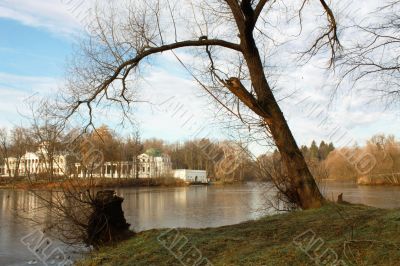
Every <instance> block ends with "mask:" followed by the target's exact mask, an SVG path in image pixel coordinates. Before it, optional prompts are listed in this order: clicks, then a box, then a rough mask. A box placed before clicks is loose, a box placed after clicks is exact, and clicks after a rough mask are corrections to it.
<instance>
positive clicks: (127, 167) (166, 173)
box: [75, 152, 172, 178]
mask: <svg viewBox="0 0 400 266" xmlns="http://www.w3.org/2000/svg"><path fill="white" fill-rule="evenodd" d="M136 164H137V166H136ZM75 168H76V173H77V176H78V177H88V176H92V177H108V178H120V177H122V178H134V177H136V172H137V177H138V178H159V177H170V176H172V164H171V158H170V157H169V156H168V155H166V154H153V155H152V154H151V153H150V152H146V153H142V154H140V155H139V156H138V157H137V159H136V160H132V161H119V162H104V163H102V164H101V165H97V167H95V169H94V170H93V171H88V170H87V169H84V168H83V167H82V165H81V164H80V163H76V164H75Z"/></svg>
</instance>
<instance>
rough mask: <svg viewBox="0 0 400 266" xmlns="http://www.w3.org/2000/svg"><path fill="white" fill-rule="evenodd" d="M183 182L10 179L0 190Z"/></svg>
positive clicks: (176, 181)
mask: <svg viewBox="0 0 400 266" xmlns="http://www.w3.org/2000/svg"><path fill="white" fill-rule="evenodd" d="M187 185H188V184H186V183H185V182H184V181H183V180H181V179H176V178H140V179H134V178H92V179H83V178H76V179H75V178H72V179H60V180H54V181H48V180H38V181H29V180H26V179H25V178H24V179H17V180H15V179H10V180H8V181H5V182H4V181H3V182H1V183H0V189H21V190H57V189H63V188H71V187H74V188H77V187H78V188H124V187H182V186H187Z"/></svg>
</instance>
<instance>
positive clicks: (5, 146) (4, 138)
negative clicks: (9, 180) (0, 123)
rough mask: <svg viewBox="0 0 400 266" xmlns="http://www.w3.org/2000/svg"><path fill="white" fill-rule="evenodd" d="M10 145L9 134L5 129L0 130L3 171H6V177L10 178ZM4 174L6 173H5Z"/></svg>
mask: <svg viewBox="0 0 400 266" xmlns="http://www.w3.org/2000/svg"><path fill="white" fill-rule="evenodd" d="M10 146H11V143H10V139H9V133H8V130H7V129H6V128H1V129H0V152H1V156H2V157H3V160H4V163H5V170H6V171H8V176H9V177H11V171H10V149H11V147H10ZM5 174H6V173H5Z"/></svg>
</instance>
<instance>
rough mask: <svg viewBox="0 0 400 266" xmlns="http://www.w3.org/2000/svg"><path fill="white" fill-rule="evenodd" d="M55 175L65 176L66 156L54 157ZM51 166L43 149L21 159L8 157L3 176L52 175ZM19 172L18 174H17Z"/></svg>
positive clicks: (28, 153)
mask: <svg viewBox="0 0 400 266" xmlns="http://www.w3.org/2000/svg"><path fill="white" fill-rule="evenodd" d="M53 157H54V158H53V165H52V168H53V173H52V175H55V176H62V175H65V173H66V169H67V160H66V156H65V155H60V154H58V155H55V156H53ZM50 169H51V164H50V159H49V156H48V155H47V153H46V152H45V151H44V150H43V147H41V148H40V149H39V150H38V151H37V152H26V153H25V154H24V155H23V156H22V157H21V158H19V159H18V158H15V157H8V158H5V159H4V166H3V170H2V173H1V175H2V176H12V177H14V176H22V177H23V176H36V175H38V174H48V173H50V171H51V170H50ZM16 172H17V174H16Z"/></svg>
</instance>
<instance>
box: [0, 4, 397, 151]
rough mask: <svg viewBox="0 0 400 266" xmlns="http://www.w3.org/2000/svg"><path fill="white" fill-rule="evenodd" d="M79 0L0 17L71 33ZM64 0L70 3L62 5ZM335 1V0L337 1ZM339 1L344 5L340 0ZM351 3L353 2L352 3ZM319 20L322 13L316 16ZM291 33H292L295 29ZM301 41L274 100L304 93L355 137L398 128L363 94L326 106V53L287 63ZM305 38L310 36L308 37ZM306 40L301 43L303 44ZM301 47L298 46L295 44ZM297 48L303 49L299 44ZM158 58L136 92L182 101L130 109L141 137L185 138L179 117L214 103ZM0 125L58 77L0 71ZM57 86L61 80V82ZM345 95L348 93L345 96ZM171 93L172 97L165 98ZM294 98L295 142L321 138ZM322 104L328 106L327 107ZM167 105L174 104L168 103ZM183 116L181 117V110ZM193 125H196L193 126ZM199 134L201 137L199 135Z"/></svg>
mask: <svg viewBox="0 0 400 266" xmlns="http://www.w3.org/2000/svg"><path fill="white" fill-rule="evenodd" d="M80 1H81V0H70V1H67V0H64V1H61V0H59V1H57V0H35V1H32V0H3V1H0V17H3V18H8V19H13V20H17V21H19V22H21V23H23V24H25V25H28V26H31V27H39V28H44V29H46V30H49V31H51V32H53V33H57V34H63V35H73V34H75V33H77V32H79V31H81V30H82V25H81V23H80V19H79V17H81V16H82V15H81V13H76V12H74V9H75V7H76V6H77V5H79V3H80ZM340 2H341V4H337V6H336V7H335V8H336V9H343V7H347V6H346V3H350V1H340ZM376 2H377V1H365V2H363V5H362V7H361V8H360V9H357V8H358V7H357V6H356V5H355V4H354V5H353V4H351V5H350V7H347V10H346V12H344V13H343V15H341V16H339V19H340V20H342V21H344V20H347V19H348V17H347V15H348V14H349V13H350V12H353V13H354V14H355V15H356V17H363V16H365V15H366V14H368V12H370V11H371V10H373V8H374V7H375V6H376ZM68 3H70V4H68ZM338 3H339V2H338ZM343 3H344V4H343ZM354 3H355V2H354ZM321 19H324V17H321ZM314 23H315V21H311V22H310V21H306V22H305V24H304V27H305V28H307V29H304V32H306V33H308V32H309V29H310V28H315V25H313V24H314ZM296 33H297V32H296ZM343 37H344V39H343V43H346V40H349V39H351V36H343ZM303 41H304V40H300V41H298V42H297V43H294V44H291V45H290V47H286V48H285V49H286V50H284V54H283V56H279V57H278V58H277V59H276V60H280V62H279V66H282V67H283V68H282V69H283V71H282V73H283V74H282V75H281V76H280V77H279V79H278V81H277V85H278V88H280V89H282V92H280V93H278V97H277V98H278V99H279V98H282V97H285V96H286V95H287V94H288V92H293V91H297V97H302V98H305V97H309V99H310V101H313V102H316V103H319V104H321V105H322V106H323V107H324V108H326V109H327V111H328V114H329V116H331V117H333V118H334V119H335V121H336V122H337V123H338V124H339V125H340V126H342V127H344V128H346V129H347V130H349V131H350V133H351V134H352V135H353V136H355V137H356V138H357V139H360V141H363V140H364V139H365V138H367V137H369V136H371V135H373V134H375V133H378V132H382V131H385V128H384V127H385V125H390V132H391V133H397V131H398V129H399V127H398V126H396V123H394V122H393V121H396V119H397V118H396V115H395V114H390V113H382V110H381V109H380V108H379V106H373V105H369V104H368V102H369V99H368V97H366V96H365V95H364V96H363V95H359V94H357V95H350V94H349V93H347V92H344V93H343V94H344V95H340V97H338V99H336V101H335V102H334V103H333V104H332V105H331V106H330V105H329V104H330V102H329V101H330V97H329V96H330V94H329V93H330V92H331V91H332V86H333V82H334V81H335V80H334V79H332V76H331V75H328V74H327V72H326V71H325V70H324V69H321V66H323V65H326V62H327V59H326V58H316V59H314V60H312V61H311V62H310V63H309V64H307V65H305V66H304V67H301V68H293V67H292V68H289V67H287V66H291V65H292V64H293V62H294V61H293V54H290V53H291V52H293V50H289V49H292V48H295V49H299V48H304V45H305V44H304V42H303ZM308 41H310V40H308ZM308 41H307V43H309V42H308ZM300 46H301V47H300ZM301 50H303V49H301ZM177 52H178V53H179V56H180V58H182V59H183V60H184V61H185V62H186V61H187V62H191V61H192V60H193V57H192V56H191V55H190V54H186V53H183V52H179V51H177ZM163 56H164V58H163V60H160V61H158V62H157V64H158V67H156V68H153V69H152V71H151V72H150V71H149V73H148V74H149V75H148V76H147V77H146V80H147V81H148V83H150V84H151V86H150V85H149V84H148V83H142V86H141V87H140V89H141V91H140V93H141V97H142V98H143V99H146V100H149V101H151V102H152V103H153V104H156V105H157V104H159V103H161V102H163V101H166V100H168V99H170V102H171V103H174V104H176V105H175V106H176V107H177V105H178V104H183V106H182V107H180V110H179V111H180V113H178V114H174V111H173V110H172V111H170V110H165V109H163V108H164V107H165V106H162V107H163V108H161V109H160V107H159V106H152V105H150V104H141V105H140V106H138V107H137V108H136V109H135V111H136V114H135V117H136V118H137V119H138V120H140V121H141V125H140V127H141V129H142V131H143V135H144V137H162V138H167V139H169V140H177V139H185V138H188V137H190V136H191V132H192V130H191V128H188V126H187V125H186V126H182V124H183V122H184V118H187V119H189V118H190V117H192V116H193V121H195V122H196V123H197V124H200V125H201V124H202V123H209V121H210V120H211V121H212V118H213V117H214V115H215V114H214V112H215V108H214V104H210V99H209V98H207V97H204V93H203V92H202V90H201V89H200V88H199V87H198V86H197V84H196V83H195V82H193V80H192V79H191V78H190V77H189V76H188V75H187V74H186V73H185V71H184V70H183V69H182V67H181V66H179V63H178V62H177V61H176V59H175V57H174V56H173V55H172V54H171V53H164V54H163ZM0 80H2V81H3V82H2V83H1V82H0V97H1V98H0V103H1V105H0V111H1V114H2V115H1V117H0V126H1V125H7V124H10V123H11V122H10V120H14V119H17V115H18V112H17V110H18V108H20V107H21V102H22V101H23V99H24V98H26V97H27V96H29V95H31V94H33V93H35V92H40V93H41V94H42V93H44V94H46V95H47V93H49V94H51V92H52V91H53V90H54V88H55V87H57V86H60V84H61V82H60V81H59V80H56V79H53V78H48V77H23V76H16V75H9V74H5V73H0ZM61 85H62V84H61ZM347 94H349V95H347ZM171 96H173V98H171ZM295 103H296V101H295V100H291V99H290V98H289V99H286V100H284V101H282V102H281V103H280V105H281V106H282V108H283V110H284V113H285V114H286V115H287V119H288V121H289V124H290V126H291V128H292V130H293V132H294V135H295V136H296V139H297V140H298V142H299V143H302V144H305V143H307V144H308V143H309V142H310V141H311V140H312V139H316V140H321V139H322V138H323V136H324V135H325V134H326V133H325V132H320V130H319V128H318V123H319V122H320V121H316V120H313V119H310V118H309V117H307V116H305V115H304V113H302V112H299V109H298V108H297V106H296V105H295ZM328 107H330V108H329V109H328ZM168 108H169V109H173V108H174V106H173V105H170V106H169V107H168ZM185 111H187V113H186V117H184V118H182V114H183V113H185ZM118 116H119V115H118V112H117V109H113V110H112V111H110V112H108V115H107V116H106V117H107V121H112V120H113V118H115V117H118ZM197 124H196V125H197ZM209 127H210V129H211V130H212V131H213V132H214V134H215V135H219V134H220V130H219V128H218V126H215V125H214V124H212V125H211V126H209ZM201 137H203V136H201Z"/></svg>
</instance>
